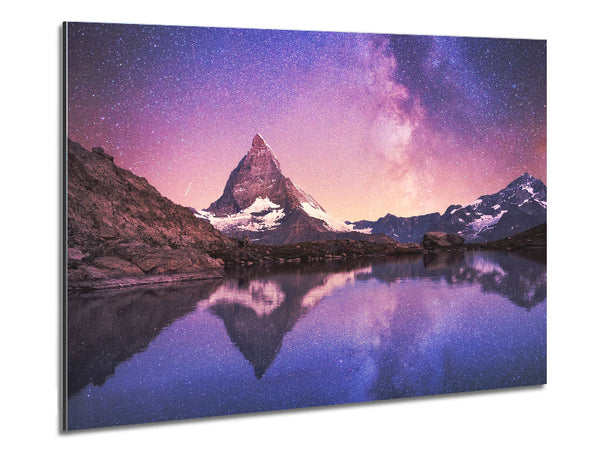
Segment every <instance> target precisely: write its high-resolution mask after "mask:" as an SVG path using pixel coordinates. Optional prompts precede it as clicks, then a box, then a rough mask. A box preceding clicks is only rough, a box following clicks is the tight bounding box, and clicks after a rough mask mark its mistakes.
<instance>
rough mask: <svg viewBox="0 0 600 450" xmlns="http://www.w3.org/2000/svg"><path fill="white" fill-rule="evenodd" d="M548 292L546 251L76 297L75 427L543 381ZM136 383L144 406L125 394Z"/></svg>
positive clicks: (427, 258)
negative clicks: (131, 404) (128, 400)
mask: <svg viewBox="0 0 600 450" xmlns="http://www.w3.org/2000/svg"><path fill="white" fill-rule="evenodd" d="M534 256H536V255H534ZM545 299H546V265H545V261H544V260H543V259H542V260H540V259H539V258H537V259H535V258H534V259H532V258H531V257H527V256H523V255H518V254H514V253H507V252H472V253H471V252H467V253H443V254H435V255H424V256H411V257H406V258H401V259H399V258H394V259H386V260H378V261H356V260H354V261H347V262H329V263H326V264H316V265H305V264H298V265H286V266H276V267H272V268H270V269H264V268H259V267H257V268H249V269H240V270H238V271H237V272H236V273H233V274H231V275H230V276H229V277H228V278H226V279H225V280H222V281H212V282H203V283H190V284H181V285H172V286H169V287H163V288H153V289H147V288H146V289H135V290H129V291H113V292H102V293H93V294H79V295H70V298H69V310H68V317H69V351H68V387H69V397H70V399H69V425H70V428H85V427H90V426H102V425H110V424H122V423H136V422H141V421H155V420H169V419H175V418H183V417H200V416H209V415H218V414H231V413H239V412H249V411H263V410H273V409H281V408H290V407H301V406H314V405H324V404H337V403H346V402H354V401H366V400H374V399H385V398H397V397H407V396H415V395H427V394H436V393H445V392H457V391H465V390H475V389H488V388H494V387H507V386H519V385H525V384H541V383H545ZM511 305H512V306H511ZM515 305H516V307H518V308H516V307H515ZM538 305H539V306H538ZM540 307H542V309H539V308H540ZM519 311H520V312H519ZM211 317H212V319H211ZM467 347H468V348H467ZM236 352H237V355H238V356H237V357H236V355H235V353H236ZM240 354H241V355H243V358H244V359H245V360H246V361H247V362H246V363H245V364H246V365H247V364H248V362H249V363H250V365H251V368H252V377H253V378H254V381H252V380H251V378H249V377H248V374H247V372H246V369H244V367H243V364H240V361H239V355H240ZM469 354H471V355H474V356H473V357H472V358H470V357H468V356H465V355H469ZM117 369H118V370H117ZM119 370H121V371H122V373H119ZM271 372H272V373H271ZM133 384H135V389H137V391H136V404H138V405H139V404H140V403H142V404H144V403H145V401H144V398H143V397H144V395H145V394H144V393H145V392H146V393H147V392H151V394H147V395H148V400H147V401H146V403H147V407H146V408H144V407H140V408H138V409H135V410H130V409H129V408H128V407H125V406H124V403H123V402H126V398H127V396H128V395H133V394H131V392H132V389H133V387H132V386H133ZM159 390H160V391H159ZM140 391H141V393H140ZM84 394H85V395H84ZM153 396H157V399H154V400H153V401H156V402H159V403H169V402H170V405H171V406H170V407H166V408H161V409H160V412H157V411H156V408H157V404H155V403H153V401H151V400H150V398H151V397H152V398H153ZM140 397H142V398H141V399H140ZM100 398H101V399H102V401H100ZM107 398H110V399H112V400H111V401H109V402H108V401H107ZM159 398H160V400H159ZM115 410H117V411H119V413H115Z"/></svg>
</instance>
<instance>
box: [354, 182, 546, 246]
mask: <svg viewBox="0 0 600 450" xmlns="http://www.w3.org/2000/svg"><path fill="white" fill-rule="evenodd" d="M545 222H546V186H545V185H544V183H542V181H540V180H538V179H536V178H534V177H532V176H531V175H529V174H527V173H525V174H523V175H522V176H520V177H518V178H517V179H515V180H514V181H513V182H511V183H510V184H509V185H508V186H506V188H504V189H502V190H500V191H498V192H496V193H495V194H492V195H483V196H481V197H479V198H478V199H477V200H476V201H475V202H473V203H471V204H469V205H466V206H461V205H451V206H449V207H448V208H447V209H446V211H445V212H444V214H441V215H440V214H439V213H433V214H426V215H422V216H414V217H396V216H393V215H391V214H388V215H387V216H385V217H382V218H380V219H378V220H376V221H366V220H363V221H360V222H355V223H354V226H355V228H357V229H366V228H371V229H372V232H373V233H384V234H387V235H388V236H390V237H392V238H394V239H396V240H398V241H400V242H418V241H419V240H420V238H421V236H423V235H424V234H425V233H427V232H429V231H444V232H447V233H455V234H459V235H460V236H462V237H463V238H464V239H465V240H466V241H467V242H491V241H495V240H499V239H503V238H506V237H508V236H512V235H514V234H517V233H519V232H522V231H525V230H528V229H530V228H532V227H535V226H537V225H540V224H542V223H545Z"/></svg>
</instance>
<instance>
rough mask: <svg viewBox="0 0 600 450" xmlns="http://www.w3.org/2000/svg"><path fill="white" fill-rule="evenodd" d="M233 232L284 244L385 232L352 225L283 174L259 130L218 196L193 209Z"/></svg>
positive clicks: (366, 236)
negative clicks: (203, 207)
mask: <svg viewBox="0 0 600 450" xmlns="http://www.w3.org/2000/svg"><path fill="white" fill-rule="evenodd" d="M196 215H197V217H200V218H204V219H208V220H209V221H210V222H211V223H212V224H213V225H214V226H215V227H216V228H217V229H219V230H220V231H222V232H223V233H225V234H226V235H227V236H231V237H237V238H242V237H247V238H249V239H251V240H252V241H254V242H261V243H266V244H288V243H292V242H300V241H320V240H329V239H357V240H379V241H385V240H386V238H385V236H377V235H370V234H368V233H364V232H363V233H361V232H357V231H355V229H354V227H353V226H352V225H348V224H346V223H344V222H343V221H341V220H338V219H335V218H334V217H331V216H330V215H329V214H327V212H326V211H325V210H324V209H323V207H322V206H321V205H319V203H317V201H316V200H315V199H314V198H312V197H311V196H310V195H308V194H307V193H306V192H304V191H303V190H302V189H300V188H299V187H297V186H296V185H295V184H294V183H293V182H292V180H290V179H289V178H287V177H286V176H284V175H283V173H282V171H281V167H280V165H279V161H278V160H277V157H276V156H275V154H274V153H273V150H272V149H271V147H270V146H269V145H268V144H267V143H266V142H265V140H264V139H263V137H262V136H261V135H260V134H257V135H256V136H254V139H253V140H252V147H251V148H250V150H249V151H248V153H247V154H246V155H245V156H244V157H243V158H242V159H241V161H240V162H239V164H238V165H237V167H236V168H235V169H233V171H232V172H231V174H230V175H229V179H228V180H227V183H226V185H225V189H224V190H223V194H222V195H221V197H220V198H219V199H217V200H216V201H215V202H213V203H212V204H211V205H210V206H209V207H208V208H207V209H206V210H203V211H199V212H197V213H196Z"/></svg>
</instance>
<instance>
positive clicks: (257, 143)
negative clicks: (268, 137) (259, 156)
mask: <svg viewBox="0 0 600 450" xmlns="http://www.w3.org/2000/svg"><path fill="white" fill-rule="evenodd" d="M252 148H253V149H263V148H271V147H269V144H267V143H266V142H265V138H263V137H262V136H261V135H260V133H256V135H255V136H254V139H252Z"/></svg>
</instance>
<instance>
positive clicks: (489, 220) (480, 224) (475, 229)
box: [465, 209, 508, 236]
mask: <svg viewBox="0 0 600 450" xmlns="http://www.w3.org/2000/svg"><path fill="white" fill-rule="evenodd" d="M507 212H508V210H505V209H503V210H502V211H500V214H498V215H496V216H492V215H490V214H483V215H482V216H481V217H479V218H478V219H477V220H475V221H473V222H471V223H470V224H469V225H468V226H467V228H468V231H469V234H473V235H474V236H475V235H478V234H479V233H481V232H482V231H485V230H488V229H489V228H491V227H493V226H494V225H496V224H497V223H498V221H499V220H500V218H501V217H502V216H503V215H504V214H506V213H507ZM465 231H467V230H465Z"/></svg>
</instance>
